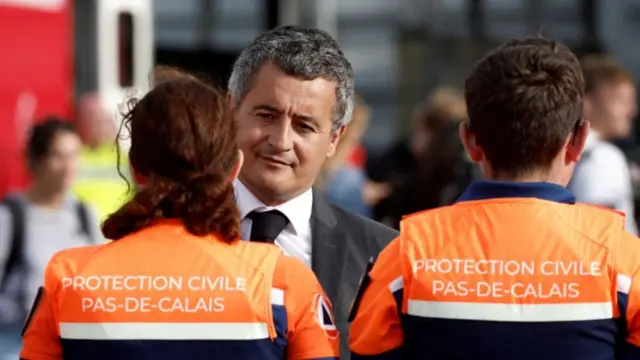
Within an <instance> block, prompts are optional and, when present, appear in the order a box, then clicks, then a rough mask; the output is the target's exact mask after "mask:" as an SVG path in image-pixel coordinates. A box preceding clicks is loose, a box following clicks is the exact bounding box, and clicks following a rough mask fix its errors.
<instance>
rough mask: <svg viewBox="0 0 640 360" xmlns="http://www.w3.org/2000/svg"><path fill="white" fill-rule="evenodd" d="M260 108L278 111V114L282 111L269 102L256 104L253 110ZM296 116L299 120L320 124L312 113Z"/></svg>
mask: <svg viewBox="0 0 640 360" xmlns="http://www.w3.org/2000/svg"><path fill="white" fill-rule="evenodd" d="M258 110H263V111H269V112H273V113H278V114H280V113H282V110H280V109H278V108H277V107H275V106H273V105H268V104H262V105H256V106H254V107H253V111H258ZM296 118H298V119H299V120H302V121H304V122H311V123H314V124H315V125H317V124H318V122H317V121H316V119H315V118H314V117H313V116H310V115H299V114H296Z"/></svg>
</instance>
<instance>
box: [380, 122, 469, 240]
mask: <svg viewBox="0 0 640 360" xmlns="http://www.w3.org/2000/svg"><path fill="white" fill-rule="evenodd" d="M443 120H444V121H443V122H442V124H441V125H439V126H438V130H436V132H435V133H434V134H433V138H432V140H431V141H430V142H429V145H428V146H427V148H426V149H425V151H424V152H423V154H422V155H421V156H420V157H419V158H418V161H417V165H416V167H415V168H414V169H413V171H412V172H411V173H410V175H409V177H408V179H407V181H405V182H404V183H403V184H402V185H400V187H398V188H397V189H394V191H393V192H392V193H391V196H390V197H389V199H388V204H389V213H388V214H387V215H386V217H385V218H384V219H383V220H382V222H383V223H385V224H387V225H389V226H391V227H393V228H396V229H398V228H399V226H400V220H402V218H403V217H404V216H406V215H409V214H413V213H416V212H419V211H423V210H429V209H433V208H437V207H440V206H446V205H450V204H452V203H454V202H455V201H456V199H458V197H459V196H460V195H462V193H463V192H464V190H465V189H466V188H467V186H468V185H469V184H470V183H471V182H472V181H474V180H476V179H479V178H481V172H480V169H479V168H478V166H476V165H475V164H474V163H473V162H472V161H471V159H470V158H469V157H468V155H467V154H466V152H465V150H464V146H463V145H462V141H460V137H459V136H458V128H459V124H460V122H462V121H464V120H465V118H452V119H443Z"/></svg>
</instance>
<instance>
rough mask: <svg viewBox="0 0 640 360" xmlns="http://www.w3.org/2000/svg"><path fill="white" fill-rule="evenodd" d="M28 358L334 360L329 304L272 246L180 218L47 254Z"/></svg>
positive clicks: (306, 274)
mask: <svg viewBox="0 0 640 360" xmlns="http://www.w3.org/2000/svg"><path fill="white" fill-rule="evenodd" d="M40 294H41V296H39V299H38V300H36V302H35V304H34V308H33V310H32V316H31V317H30V319H29V320H28V321H27V324H26V328H25V330H26V332H25V334H24V347H23V350H22V353H21V355H20V356H21V358H24V359H28V360H58V359H65V360H75V359H78V360H80V359H91V360H102V359H105V360H106V359H110V360H112V359H154V360H156V359H163V360H164V359H212V358H219V359H238V360H245V359H246V360H249V359H315V358H317V359H337V358H338V356H339V355H338V338H339V336H338V334H337V331H336V329H335V325H334V321H333V315H332V314H331V304H330V303H329V300H327V297H326V296H325V295H324V293H323V291H322V289H321V287H320V285H319V283H318V281H317V279H316V278H315V276H314V274H313V273H312V272H311V270H310V269H308V268H307V267H305V266H304V265H303V264H302V263H301V262H299V261H298V260H296V259H294V258H291V257H287V256H285V255H283V254H282V251H281V250H280V249H279V248H278V247H276V246H273V245H270V244H260V243H250V242H247V241H236V242H234V243H231V244H227V243H224V242H222V241H220V240H219V239H217V238H216V237H215V236H208V237H197V236H193V235H191V234H189V233H187V232H186V230H185V229H184V227H183V226H182V225H181V224H179V223H177V222H172V221H168V222H164V223H160V224H156V225H153V226H151V227H149V228H146V229H144V230H142V231H140V232H138V233H135V234H132V235H130V236H128V237H125V238H123V239H120V240H118V241H114V242H111V243H109V244H103V245H97V246H90V247H83V248H75V249H70V250H65V251H62V252H60V253H58V254H57V255H56V256H54V258H53V259H52V260H51V261H50V263H49V265H48V267H47V270H46V274H45V284H44V288H43V289H42V291H41V293H40Z"/></svg>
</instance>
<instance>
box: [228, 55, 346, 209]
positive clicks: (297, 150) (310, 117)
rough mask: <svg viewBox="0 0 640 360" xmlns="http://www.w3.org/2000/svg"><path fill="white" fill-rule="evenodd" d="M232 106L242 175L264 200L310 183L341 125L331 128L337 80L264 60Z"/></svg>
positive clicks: (287, 195) (275, 200) (272, 201)
mask: <svg viewBox="0 0 640 360" xmlns="http://www.w3.org/2000/svg"><path fill="white" fill-rule="evenodd" d="M231 100H232V103H233V104H236V108H235V109H234V113H235V118H236V120H237V122H238V145H239V146H240V149H241V150H242V152H243V153H244V166H243V167H242V170H241V172H240V176H239V178H240V180H241V181H242V183H243V184H244V185H245V186H247V188H249V190H251V192H252V193H253V194H254V195H255V196H256V197H258V198H259V199H260V200H261V201H263V202H264V203H266V204H267V205H277V204H279V203H283V202H285V201H288V200H290V199H292V198H294V197H295V196H297V195H299V194H301V193H303V192H304V191H306V190H307V189H309V188H310V187H311V185H312V184H313V182H314V181H315V178H316V176H317V175H318V173H319V172H320V168H321V167H322V164H323V163H324V161H325V159H326V158H327V157H330V156H332V155H333V154H334V152H335V149H336V145H337V143H338V140H339V138H340V135H341V133H342V131H343V130H344V128H341V129H338V130H336V129H334V127H333V124H334V120H335V107H336V84H335V83H334V82H332V81H329V80H325V79H322V78H316V79H313V80H302V79H299V78H296V77H292V76H289V75H287V74H285V73H284V72H282V70H280V68H279V67H278V66H277V65H275V64H273V63H271V62H267V63H265V64H264V65H262V67H261V68H260V70H259V71H258V72H257V73H256V74H255V75H254V77H253V79H252V86H251V89H250V90H249V91H248V92H247V93H246V94H245V96H244V98H243V99H242V101H241V102H240V103H239V104H238V103H237V101H236V100H235V99H231Z"/></svg>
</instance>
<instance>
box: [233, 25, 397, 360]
mask: <svg viewBox="0 0 640 360" xmlns="http://www.w3.org/2000/svg"><path fill="white" fill-rule="evenodd" d="M229 101H230V104H231V106H232V109H233V115H234V118H235V119H236V121H237V124H238V143H239V146H240V149H241V150H242V151H243V153H244V165H243V168H242V170H241V172H240V176H239V178H238V180H236V181H235V183H234V185H235V190H236V199H237V202H238V207H239V209H240V215H241V217H242V232H243V238H245V239H250V240H252V241H265V242H273V243H275V244H277V245H278V246H280V247H281V248H282V249H283V250H284V252H285V253H286V254H288V255H291V256H295V257H297V258H299V259H300V260H302V261H303V262H304V263H305V264H307V266H310V267H311V268H312V269H313V270H314V272H315V273H316V275H317V277H318V279H319V280H320V283H321V284H322V286H323V287H324V290H325V292H326V294H327V296H328V297H329V298H330V300H331V301H332V303H333V310H334V314H335V323H336V325H337V327H338V329H339V330H340V332H341V340H342V341H341V343H342V346H341V348H342V358H348V355H349V354H348V350H347V349H348V340H347V339H348V330H349V329H348V321H347V317H348V312H349V307H350V305H351V302H352V300H353V298H354V297H355V292H356V289H357V287H358V282H359V279H360V277H361V275H362V274H363V272H364V271H365V268H366V265H367V262H368V260H369V258H370V257H374V256H376V255H377V254H378V252H379V251H380V250H381V249H382V248H384V246H385V245H386V244H387V243H388V242H389V241H391V240H392V239H393V238H394V237H395V236H396V235H397V232H395V231H394V230H392V229H390V228H387V227H385V226H383V225H380V224H378V223H375V222H373V221H371V220H368V219H365V218H363V217H360V216H358V215H355V214H353V213H350V212H348V211H346V210H342V209H340V208H338V207H335V206H333V205H330V204H328V203H327V202H326V201H325V200H324V199H323V198H322V197H321V196H319V195H318V194H316V193H315V192H314V191H313V190H312V184H313V183H314V181H315V178H316V176H317V175H318V173H319V172H320V169H321V167H322V164H323V162H324V161H325V160H326V158H327V157H330V156H333V154H334V152H335V149H336V145H337V144H338V141H339V140H340V136H341V135H342V133H343V132H344V130H345V127H346V126H347V125H348V124H349V122H350V121H351V116H352V112H353V103H354V74H353V69H352V68H351V64H350V63H349V61H348V60H347V59H346V58H345V56H344V54H343V53H342V51H341V50H340V48H339V46H338V44H337V43H336V41H335V40H334V39H333V38H331V36H329V35H328V34H327V33H325V32H324V31H320V30H315V29H307V28H301V27H282V28H277V29H274V30H272V31H269V32H267V33H265V34H263V35H261V36H260V37H258V38H257V39H256V40H254V42H253V43H252V44H251V45H250V46H249V47H248V48H247V49H245V50H244V51H243V52H242V53H241V54H240V56H239V57H238V59H237V61H236V63H235V64H234V67H233V71H232V74H231V77H230V79H229ZM319 321H323V320H322V319H319ZM328 325H329V326H330V324H328Z"/></svg>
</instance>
